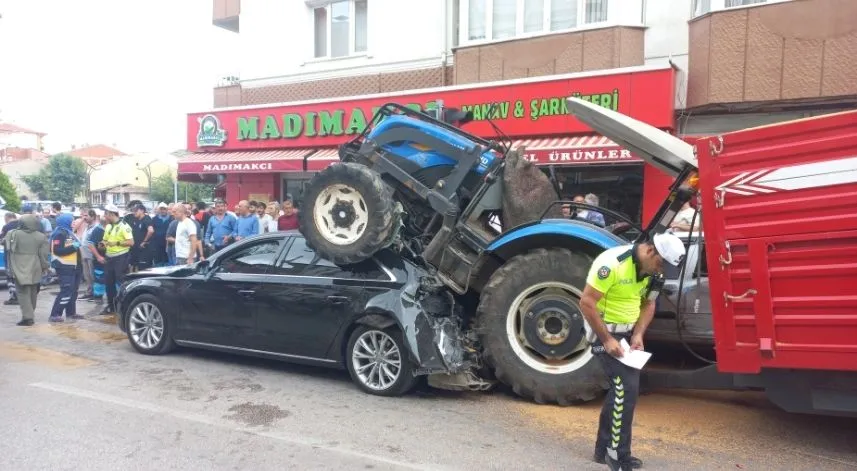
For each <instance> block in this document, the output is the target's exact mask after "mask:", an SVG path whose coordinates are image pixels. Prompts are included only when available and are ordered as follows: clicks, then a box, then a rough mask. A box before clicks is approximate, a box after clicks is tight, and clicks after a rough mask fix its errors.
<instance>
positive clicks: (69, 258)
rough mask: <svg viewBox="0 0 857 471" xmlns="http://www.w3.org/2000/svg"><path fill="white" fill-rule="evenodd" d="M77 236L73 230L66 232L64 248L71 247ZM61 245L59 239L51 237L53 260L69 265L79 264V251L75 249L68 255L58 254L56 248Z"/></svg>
mask: <svg viewBox="0 0 857 471" xmlns="http://www.w3.org/2000/svg"><path fill="white" fill-rule="evenodd" d="M74 241H75V237H74V234H72V233H71V232H66V235H65V243H63V247H64V248H69V247H72V245H74ZM58 247H59V241H58V240H56V239H54V238H53V237H51V260H52V261H56V262H58V263H61V264H63V265H69V266H72V267H76V266H77V258H78V256H79V254H78V251H77V250H76V249H75V250H74V251H73V252H72V253H70V254H68V255H57V253H56V251H55V249H56V248H58Z"/></svg>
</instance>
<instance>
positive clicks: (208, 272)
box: [197, 260, 218, 281]
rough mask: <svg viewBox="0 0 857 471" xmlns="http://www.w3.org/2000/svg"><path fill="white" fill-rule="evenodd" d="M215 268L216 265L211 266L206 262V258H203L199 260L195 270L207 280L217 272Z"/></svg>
mask: <svg viewBox="0 0 857 471" xmlns="http://www.w3.org/2000/svg"><path fill="white" fill-rule="evenodd" d="M217 268H218V267H217V266H211V265H210V264H209V263H208V260H204V261H202V262H199V266H198V267H197V270H198V271H199V273H202V276H203V279H204V280H205V281H208V280H210V279H211V278H212V277H214V275H215V274H216V273H217Z"/></svg>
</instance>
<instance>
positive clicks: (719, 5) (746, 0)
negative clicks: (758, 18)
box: [691, 0, 791, 17]
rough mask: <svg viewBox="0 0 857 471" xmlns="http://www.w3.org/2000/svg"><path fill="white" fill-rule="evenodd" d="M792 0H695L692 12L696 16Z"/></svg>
mask: <svg viewBox="0 0 857 471" xmlns="http://www.w3.org/2000/svg"><path fill="white" fill-rule="evenodd" d="M787 1H791V0H693V2H692V6H691V13H692V14H693V16H694V17H697V16H700V15H704V14H706V13H709V12H712V11H717V10H723V9H726V8H740V7H746V6H750V5H757V4H759V3H780V2H787Z"/></svg>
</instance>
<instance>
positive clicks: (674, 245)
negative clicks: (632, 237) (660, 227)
mask: <svg viewBox="0 0 857 471" xmlns="http://www.w3.org/2000/svg"><path fill="white" fill-rule="evenodd" d="M652 243H654V245H655V250H657V251H658V254H659V255H660V256H661V257H663V258H664V261H666V262H667V263H669V264H670V265H672V266H674V267H677V266H678V265H679V264H680V263H681V260H682V259H683V258H684V254H685V251H684V243H683V242H682V241H681V239H679V238H678V236H677V235H675V234H673V233H671V232H666V233H663V234H655V236H654V237H653V238H652Z"/></svg>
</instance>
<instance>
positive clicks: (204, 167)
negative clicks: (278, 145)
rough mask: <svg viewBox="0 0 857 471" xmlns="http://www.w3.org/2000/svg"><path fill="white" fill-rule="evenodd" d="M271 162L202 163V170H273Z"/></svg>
mask: <svg viewBox="0 0 857 471" xmlns="http://www.w3.org/2000/svg"><path fill="white" fill-rule="evenodd" d="M273 169H274V165H273V164H272V163H261V164H260V163H246V164H245V163H240V164H203V165H202V171H203V172H234V171H248V172H252V171H264V170H273Z"/></svg>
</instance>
